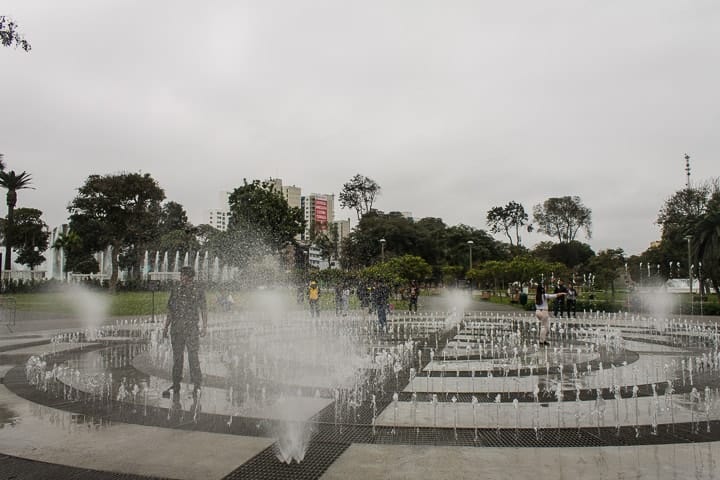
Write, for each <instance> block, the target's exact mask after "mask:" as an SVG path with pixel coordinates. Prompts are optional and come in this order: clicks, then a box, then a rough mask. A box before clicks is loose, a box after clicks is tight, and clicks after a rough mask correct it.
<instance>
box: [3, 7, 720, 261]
mask: <svg viewBox="0 0 720 480" xmlns="http://www.w3.org/2000/svg"><path fill="white" fill-rule="evenodd" d="M2 13H3V14H6V15H10V16H12V17H13V18H14V19H15V20H17V21H18V22H19V23H20V25H21V28H22V30H23V32H24V33H25V36H26V37H27V39H28V40H30V41H31V43H32V44H33V50H32V52H31V53H29V54H25V53H24V52H21V51H16V50H12V49H3V50H2V51H0V65H2V69H3V76H2V82H3V85H2V87H3V88H2V89H0V92H2V93H0V95H2V106H3V112H4V115H2V116H1V117H0V151H2V152H3V153H5V155H6V159H7V161H8V163H9V165H10V168H14V169H16V170H27V171H30V172H32V173H33V175H34V178H35V185H36V187H37V190H35V191H31V192H22V194H21V196H20V203H21V204H23V205H29V206H35V207H38V208H40V209H42V210H43V211H44V212H45V213H46V216H47V220H48V222H49V223H51V224H58V223H61V222H62V221H63V220H64V219H65V218H66V216H67V212H66V210H65V206H66V205H67V203H68V202H69V201H70V200H71V199H72V197H73V195H74V193H75V189H76V188H77V187H78V186H80V185H81V184H82V182H83V180H84V179H85V178H86V177H87V175H88V174H91V173H109V172H117V171H121V170H129V171H137V170H142V171H145V172H150V173H151V174H153V176H154V177H155V178H156V179H157V180H158V181H159V182H160V184H161V185H162V186H163V187H164V188H165V190H166V193H167V195H168V197H169V198H170V199H173V200H176V201H179V202H181V203H182V204H184V205H185V207H186V208H187V209H188V211H189V213H190V215H191V219H192V220H193V221H195V222H201V221H204V212H205V210H206V209H209V208H213V207H215V206H216V202H217V200H216V198H217V192H218V191H219V190H223V189H229V188H232V187H234V186H237V185H239V184H240V182H241V181H242V179H243V178H248V179H252V178H266V177H269V176H278V177H281V178H282V179H283V180H284V181H285V183H288V184H296V185H298V186H301V187H302V188H303V190H304V191H305V192H320V193H333V192H334V193H338V192H339V190H340V188H341V187H342V184H343V183H344V182H345V181H347V180H348V179H349V178H350V177H351V176H352V175H354V174H355V173H362V174H363V175H367V176H369V177H372V178H373V179H375V180H376V181H377V182H378V183H379V184H380V185H381V186H382V187H383V193H382V195H381V196H380V198H379V199H378V202H377V206H378V208H380V209H383V210H409V211H412V213H413V214H414V215H415V216H417V217H424V216H436V217H441V218H443V219H444V220H445V221H446V223H448V224H451V225H453V224H457V223H465V224H469V225H473V226H476V227H480V228H484V227H485V224H484V218H485V213H486V212H487V210H488V209H489V208H491V207H492V206H495V205H501V204H504V203H506V202H508V201H510V200H515V201H519V202H521V203H522V204H523V205H524V206H525V208H526V209H527V210H528V211H530V210H532V206H533V205H535V204H537V203H541V202H542V201H543V200H545V199H546V198H547V197H550V196H562V195H579V196H580V197H582V199H583V201H584V203H585V204H586V205H587V206H588V207H590V208H591V209H592V210H593V218H594V223H595V228H594V235H593V239H592V240H591V241H590V243H591V245H592V246H593V247H594V248H595V249H598V250H599V249H603V248H615V247H623V248H624V249H625V250H626V251H627V252H628V253H638V252H640V251H642V250H644V249H645V248H646V247H647V246H648V244H649V243H650V242H651V241H652V240H655V239H657V237H658V230H657V227H656V226H655V225H654V224H653V222H654V220H655V217H656V215H657V211H658V210H659V208H660V206H661V205H662V202H663V201H664V199H665V198H666V197H667V196H668V195H670V194H671V193H672V192H673V191H675V190H677V189H680V188H682V187H683V184H684V177H683V167H684V163H683V160H682V155H683V154H684V153H685V151H689V153H690V154H691V155H692V156H693V174H694V175H695V178H698V179H699V178H708V177H710V176H713V175H715V171H714V170H713V169H712V168H711V165H712V164H714V162H713V158H714V156H715V153H716V152H717V151H718V150H719V147H720V140H719V139H718V136H717V134H716V132H717V127H718V121H719V120H720V118H719V116H720V114H719V113H718V112H720V109H719V107H720V95H719V94H718V89H717V87H716V85H718V84H720V69H719V68H718V65H720V62H719V61H718V60H720V58H718V57H720V47H718V45H720V42H719V41H718V34H717V28H716V25H718V23H719V21H720V6H718V5H716V3H715V2H712V1H709V0H706V1H697V2H692V3H679V2H674V1H670V0H666V1H650V0H646V1H638V2H631V3H628V2H614V1H612V2H603V3H598V2H578V1H570V0H567V1H551V2H542V3H538V2H532V1H529V0H527V1H521V2H500V4H498V2H476V1H464V2H463V1H457V2H451V3H448V2H430V1H394V2H379V1H370V2H345V1H303V2H293V1H289V0H288V1H256V0H246V1H244V2H214V3H213V4H212V6H211V7H209V8H208V9H206V10H203V9H200V8H198V6H197V4H195V3H191V2H149V3H148V2H138V1H136V2H127V1H123V2H120V1H117V2H92V1H89V0H85V1H82V0H76V1H74V2H62V3H61V4H60V3H57V2H51V1H49V0H48V1H44V2H42V1H39V2H32V3H30V2H21V1H19V0H11V1H9V2H6V3H5V5H4V10H3V12H2ZM342 215H343V216H349V217H352V218H354V215H352V214H349V213H348V212H343V213H342ZM542 239H543V237H541V236H537V235H528V236H527V238H526V239H525V242H526V243H534V242H537V241H540V240H542Z"/></svg>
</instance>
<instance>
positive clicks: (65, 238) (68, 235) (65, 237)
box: [52, 230, 82, 272]
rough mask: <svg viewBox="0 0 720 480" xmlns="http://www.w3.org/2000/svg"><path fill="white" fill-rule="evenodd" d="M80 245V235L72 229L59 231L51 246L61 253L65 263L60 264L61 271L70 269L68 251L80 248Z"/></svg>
mask: <svg viewBox="0 0 720 480" xmlns="http://www.w3.org/2000/svg"><path fill="white" fill-rule="evenodd" d="M81 247H82V240H81V239H80V236H79V235H78V234H77V233H75V232H73V231H72V230H68V231H67V232H61V233H60V234H59V235H58V236H57V238H56V239H55V242H54V243H53V244H52V248H53V249H55V250H56V251H58V250H59V251H61V252H62V254H63V255H62V258H63V259H64V261H65V264H64V265H63V266H62V269H63V271H66V272H67V271H69V270H71V269H69V268H68V265H70V263H69V262H68V259H69V257H70V252H71V251H73V250H80V249H81Z"/></svg>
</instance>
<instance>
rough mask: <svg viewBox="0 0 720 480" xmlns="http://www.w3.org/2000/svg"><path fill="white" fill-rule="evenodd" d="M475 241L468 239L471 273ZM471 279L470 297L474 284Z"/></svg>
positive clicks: (469, 268)
mask: <svg viewBox="0 0 720 480" xmlns="http://www.w3.org/2000/svg"><path fill="white" fill-rule="evenodd" d="M474 243H475V242H473V241H472V240H468V241H467V245H468V254H469V257H468V273H470V270H472V247H473V244H474ZM469 280H470V297H471V298H472V291H473V284H472V279H469Z"/></svg>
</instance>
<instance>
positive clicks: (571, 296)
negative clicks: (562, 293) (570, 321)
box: [565, 282, 577, 318]
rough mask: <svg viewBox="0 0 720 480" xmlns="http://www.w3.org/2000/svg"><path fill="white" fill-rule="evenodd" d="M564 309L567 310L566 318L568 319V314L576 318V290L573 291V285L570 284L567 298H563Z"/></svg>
mask: <svg viewBox="0 0 720 480" xmlns="http://www.w3.org/2000/svg"><path fill="white" fill-rule="evenodd" d="M565 307H566V308H567V316H568V318H570V312H572V317H573V318H577V290H575V284H574V283H572V282H570V286H569V287H568V290H567V297H566V298H565Z"/></svg>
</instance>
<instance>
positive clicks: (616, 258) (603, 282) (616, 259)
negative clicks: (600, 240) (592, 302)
mask: <svg viewBox="0 0 720 480" xmlns="http://www.w3.org/2000/svg"><path fill="white" fill-rule="evenodd" d="M623 265H625V253H624V252H623V249H622V248H614V249H612V248H611V249H608V250H602V251H600V252H598V254H597V255H596V256H594V257H593V258H591V259H590V260H589V261H588V264H587V268H588V269H590V271H591V272H592V273H593V275H594V277H595V283H596V284H597V285H598V286H600V287H601V288H608V287H609V288H610V291H611V292H612V297H613V298H614V297H615V280H616V279H617V277H618V276H619V274H620V271H621V268H622V267H623Z"/></svg>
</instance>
